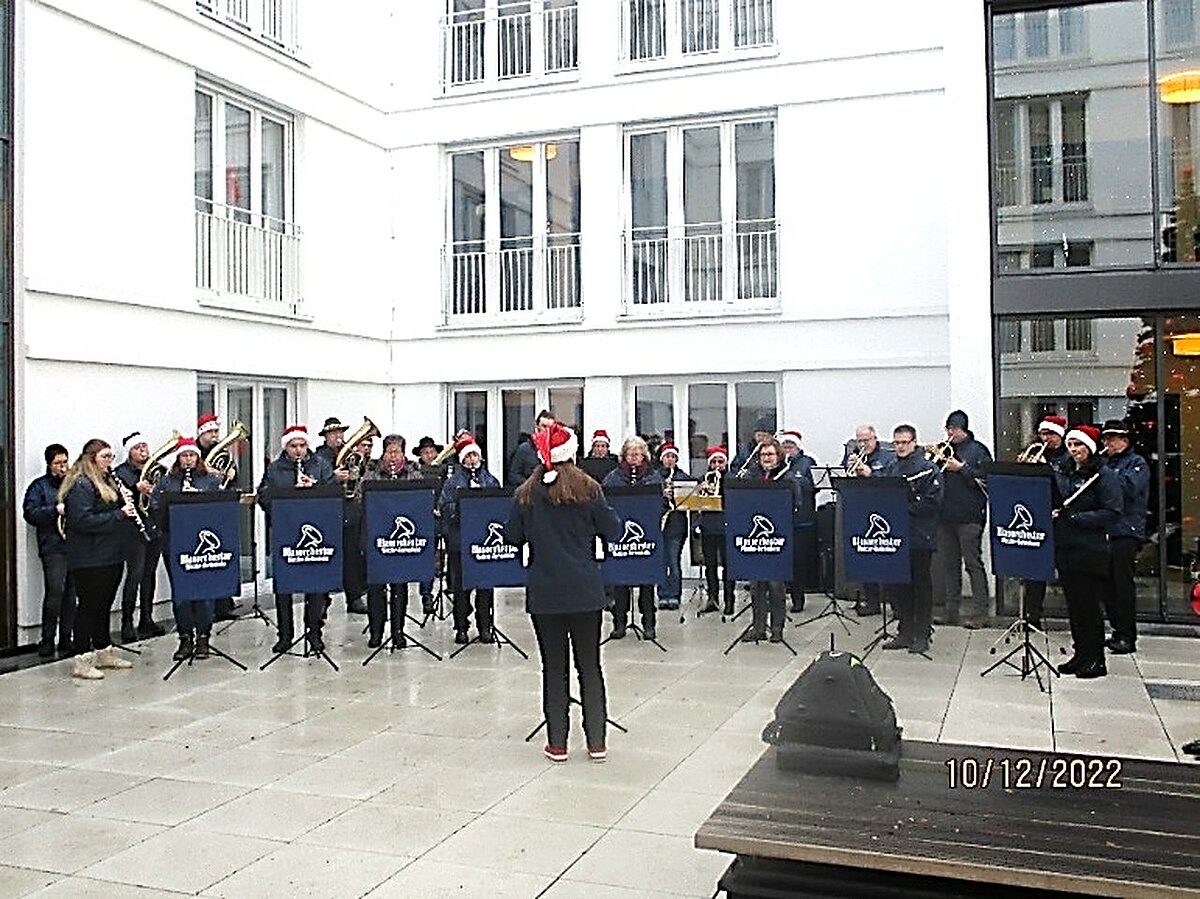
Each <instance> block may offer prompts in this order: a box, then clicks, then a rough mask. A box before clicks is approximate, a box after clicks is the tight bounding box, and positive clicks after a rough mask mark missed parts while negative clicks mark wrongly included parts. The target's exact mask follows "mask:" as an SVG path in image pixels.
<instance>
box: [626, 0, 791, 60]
mask: <svg viewBox="0 0 1200 899" xmlns="http://www.w3.org/2000/svg"><path fill="white" fill-rule="evenodd" d="M774 44H775V2H774V0H621V56H622V59H623V60H624V61H625V62H627V63H654V62H666V63H685V62H694V61H698V60H700V59H721V58H726V57H729V58H734V57H737V56H742V55H747V54H749V53H754V52H759V53H760V52H761V51H762V50H763V49H764V48H766V49H771V48H773V47H774Z"/></svg>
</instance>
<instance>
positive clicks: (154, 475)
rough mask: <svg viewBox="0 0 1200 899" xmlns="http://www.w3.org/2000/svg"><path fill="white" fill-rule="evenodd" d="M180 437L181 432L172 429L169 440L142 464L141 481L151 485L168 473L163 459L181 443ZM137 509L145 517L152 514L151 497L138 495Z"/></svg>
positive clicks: (139, 478) (139, 477) (139, 474)
mask: <svg viewBox="0 0 1200 899" xmlns="http://www.w3.org/2000/svg"><path fill="white" fill-rule="evenodd" d="M179 437H180V434H179V432H178V431H175V430H172V431H171V436H170V437H169V438H167V442H166V443H164V444H163V445H162V446H160V447H159V448H158V449H156V450H155V451H154V452H152V453H151V454H150V456H149V458H147V459H146V461H145V463H144V464H143V465H142V470H141V471H140V472H139V473H138V480H139V481H145V482H146V483H147V484H149V485H150V486H151V487H153V486H154V485H155V484H157V483H158V479H159V478H161V477H162V476H163V475H164V474H166V473H167V469H166V466H164V465H163V464H162V460H163V459H164V458H165V457H166V455H167V454H168V453H170V452H173V451H174V449H175V447H176V446H178V445H179ZM137 511H138V513H139V514H140V515H141V516H142V518H143V519H145V518H146V516H148V515H149V514H150V497H148V496H147V495H146V494H144V493H138V495H137Z"/></svg>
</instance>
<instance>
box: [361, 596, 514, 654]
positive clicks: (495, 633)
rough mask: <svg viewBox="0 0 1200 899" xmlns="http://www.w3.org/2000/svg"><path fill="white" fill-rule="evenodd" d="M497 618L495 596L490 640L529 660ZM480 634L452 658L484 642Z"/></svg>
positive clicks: (459, 648) (458, 650)
mask: <svg viewBox="0 0 1200 899" xmlns="http://www.w3.org/2000/svg"><path fill="white" fill-rule="evenodd" d="M495 618H496V600H495V598H493V599H492V627H491V635H492V639H491V641H490V642H492V643H494V644H495V645H496V648H497V649H502V648H503V647H505V646H510V647H512V648H513V649H515V650H516V651H517V654H518V655H519V656H520V657H521V658H523V659H526V660H528V658H529V654H528V653H526V652H525V650H523V649H522V648H521V647H520V646H518V645H517V644H516V643H514V642H513V641H512V640H511V639H509V636H508V634H506V633H504V631H502V630H500V628H498V627H496V621H495ZM480 636H482V635H481V634H478V633H477V634H475V636H474V637H472V638H471V639H470V640H468V641H467V642H466V643H464V644H463V645H462V646H460V647H458V649H456V650H454V652H452V653H450V658H454V657H455V656H457V655H458V654H459V653H460V652H462V651H463V650H464V649H466V648H467V647H469V646H472V645H474V644H475V643H483V642H484V641H483V640H481V639H480ZM376 651H377V652H378V650H376Z"/></svg>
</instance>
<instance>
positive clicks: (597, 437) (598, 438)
mask: <svg viewBox="0 0 1200 899" xmlns="http://www.w3.org/2000/svg"><path fill="white" fill-rule="evenodd" d="M592 443H603V444H605V445H607V444H610V443H612V441H611V440H609V439H608V431H605V430H599V431H596V432H595V433H593V434H592Z"/></svg>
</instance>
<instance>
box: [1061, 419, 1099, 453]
mask: <svg viewBox="0 0 1200 899" xmlns="http://www.w3.org/2000/svg"><path fill="white" fill-rule="evenodd" d="M1067 439H1068V440H1078V441H1079V442H1080V443H1082V444H1083V445H1084V446H1086V447H1087V448H1088V449H1089V450H1091V451H1092V452H1093V453H1094V452H1095V451H1096V447H1097V446H1099V445H1100V429H1099V428H1097V427H1094V426H1092V425H1075V427H1073V428H1071V430H1070V431H1068V432H1067Z"/></svg>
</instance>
